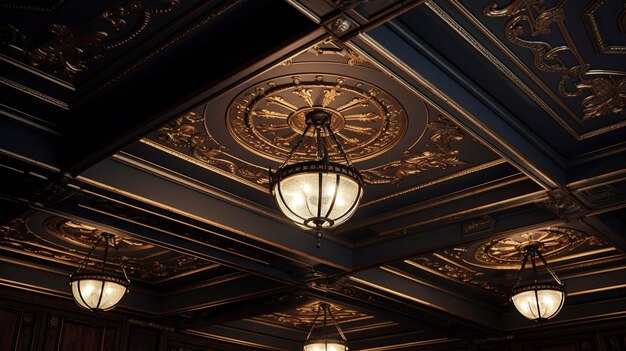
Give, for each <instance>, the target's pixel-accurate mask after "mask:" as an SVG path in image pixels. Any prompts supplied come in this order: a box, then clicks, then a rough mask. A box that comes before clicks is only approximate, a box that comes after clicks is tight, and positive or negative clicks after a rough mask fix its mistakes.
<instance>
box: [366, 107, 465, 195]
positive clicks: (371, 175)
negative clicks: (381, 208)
mask: <svg viewBox="0 0 626 351" xmlns="http://www.w3.org/2000/svg"><path fill="white" fill-rule="evenodd" d="M426 129H427V130H429V131H431V132H432V135H431V137H430V141H429V142H428V143H427V144H426V146H427V147H431V148H434V149H435V150H434V151H433V150H425V151H421V152H416V151H414V150H412V148H413V147H414V146H413V147H412V148H411V149H409V150H407V151H405V152H404V153H403V157H402V159H401V160H397V161H393V162H390V163H387V164H385V165H382V166H378V167H375V168H370V169H367V170H364V171H362V172H361V175H362V176H363V180H364V181H365V182H366V183H368V184H384V183H392V184H397V183H400V182H402V181H403V180H404V179H405V178H406V177H408V176H412V175H416V174H421V173H422V172H424V171H426V170H429V169H433V168H440V169H447V168H448V167H454V166H457V165H461V164H464V163H465V162H464V161H462V160H460V159H459V150H455V149H453V148H452V147H451V145H450V143H452V142H461V141H463V138H464V134H463V132H462V131H461V130H459V127H458V126H456V125H455V124H452V123H451V122H449V121H448V120H446V119H444V118H442V117H441V116H440V117H439V119H438V120H437V121H433V122H429V123H428V124H427V125H426Z"/></svg>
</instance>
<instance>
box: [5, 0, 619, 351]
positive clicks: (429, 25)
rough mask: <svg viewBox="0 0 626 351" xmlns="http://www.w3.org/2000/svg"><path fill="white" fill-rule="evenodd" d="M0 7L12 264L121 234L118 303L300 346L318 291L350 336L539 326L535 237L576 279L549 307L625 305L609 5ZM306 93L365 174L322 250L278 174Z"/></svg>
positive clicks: (63, 270) (234, 338)
mask: <svg viewBox="0 0 626 351" xmlns="http://www.w3.org/2000/svg"><path fill="white" fill-rule="evenodd" d="M0 8H1V9H2V10H1V11H0V21H1V22H2V23H1V26H0V28H1V29H0V33H1V35H0V67H1V71H0V83H2V84H0V94H1V95H0V102H1V105H0V112H1V115H0V166H2V167H0V179H2V182H1V184H0V220H1V221H2V223H1V227H0V235H1V236H0V265H2V269H1V270H0V284H3V285H5V286H9V287H12V288H15V289H25V290H31V291H38V292H41V293H45V294H48V295H53V296H57V297H59V298H64V299H69V298H70V294H69V289H68V286H67V275H69V274H70V273H71V272H72V271H73V270H75V268H76V266H77V264H78V262H79V261H80V260H81V258H82V257H84V256H85V254H86V253H87V251H88V249H89V248H90V246H91V245H92V244H93V242H94V240H95V238H97V236H98V235H100V233H102V232H108V233H113V234H115V235H116V236H117V239H116V240H117V241H118V244H119V246H120V253H121V255H122V256H123V257H124V258H125V260H126V261H127V262H128V272H129V276H130V279H131V280H132V289H131V292H130V293H129V294H128V295H127V296H126V297H125V298H124V299H123V300H122V302H121V305H120V306H119V307H118V309H119V310H120V311H127V312H132V313H142V314H144V315H150V316H153V317H155V318H159V321H161V322H162V323H163V324H164V325H167V326H168V327H172V328H175V329H178V330H181V331H184V332H186V333H190V334H194V335H201V336H204V337H209V338H218V339H221V340H229V341H231V342H236V343H241V344H245V345H248V346H255V347H258V348H262V349H272V350H288V349H295V348H298V347H300V344H301V342H302V341H303V340H304V338H305V337H306V334H307V332H308V328H310V325H311V323H312V318H314V316H315V313H316V307H317V305H318V304H319V303H321V302H326V303H330V304H332V305H333V311H334V313H335V317H336V318H337V320H338V322H339V324H340V325H341V326H342V328H343V329H344V331H345V332H346V336H347V338H348V340H349V341H350V342H351V348H352V349H355V350H385V349H409V348H410V347H418V346H423V347H435V345H441V344H442V343H447V342H453V341H454V342H467V343H472V342H473V340H477V339H481V340H482V339H484V338H488V337H490V336H496V335H513V334H515V333H517V332H520V331H523V330H526V329H529V328H533V327H534V325H533V324H531V323H530V322H529V321H526V320H525V319H523V317H522V316H520V315H519V314H517V313H516V311H515V310H514V308H513V307H512V306H511V305H510V303H509V302H508V300H507V297H508V293H509V291H510V289H511V287H512V286H513V284H514V283H515V280H516V277H517V276H516V272H517V269H518V268H519V266H520V263H521V259H522V258H521V255H522V251H523V250H522V249H521V248H523V246H524V245H525V244H526V243H528V242H529V241H533V242H541V243H542V247H543V250H544V251H543V252H544V255H545V257H546V259H547V260H548V262H549V263H550V265H551V266H552V267H553V268H554V270H555V271H556V273H557V274H558V275H559V277H561V279H562V280H563V281H564V282H565V283H566V284H567V290H568V297H567V299H566V302H565V307H564V308H563V310H562V312H561V313H560V314H559V315H558V316H557V317H555V318H554V319H552V320H550V321H548V322H546V323H545V326H544V327H545V328H552V327H557V326H563V325H569V324H570V323H575V322H579V321H589V320H593V321H596V320H598V321H599V320H606V319H613V318H623V313H624V311H623V307H622V306H623V303H624V297H623V296H624V291H625V290H624V289H625V287H626V280H625V279H624V269H626V265H625V263H626V256H624V254H625V251H624V250H625V249H626V237H625V234H624V230H623V228H624V226H625V225H626V212H625V210H624V207H625V205H626V196H625V194H626V192H625V189H626V169H625V168H624V165H625V164H626V158H625V157H626V153H625V152H624V147H625V146H626V144H625V141H626V119H625V115H624V104H625V99H626V90H625V89H626V88H625V87H626V83H625V82H624V76H625V74H626V73H624V72H626V66H625V63H624V62H626V61H624V60H623V57H622V55H623V54H624V52H625V51H624V50H623V48H624V45H623V44H624V40H625V38H626V37H625V35H626V34H625V33H626V29H625V28H626V27H625V24H624V23H625V22H624V18H625V15H624V14H625V13H626V12H624V11H626V10H624V7H623V4H622V3H621V2H619V1H589V2H575V1H569V2H567V1H528V0H516V1H496V2H494V0H491V1H457V0H441V1H440V0H436V1H432V0H431V1H413V2H409V1H391V0H390V1H330V0H324V1H308V0H297V1H296V0H289V1H281V0H272V1H269V2H268V1H264V2H259V1H248V0H238V1H237V0H235V1H217V0H215V1H182V0H181V1H177V0H172V1H147V0H146V1H132V2H128V1H113V2H110V1H99V2H97V3H93V4H91V3H90V5H89V6H85V5H84V4H81V3H80V2H77V1H71V0H67V1H29V2H12V1H4V2H1V3H0ZM314 107H315V108H320V109H323V110H325V111H326V112H328V113H329V114H330V115H331V127H332V128H333V131H334V132H335V133H336V134H337V138H338V140H339V141H340V142H341V143H342V145H343V146H344V148H345V149H346V150H347V152H348V154H349V156H350V158H351V160H352V161H353V162H354V165H355V167H356V168H358V169H359V171H360V172H361V173H362V176H363V178H364V182H365V184H366V187H365V195H364V197H363V200H362V202H361V204H360V206H359V208H358V210H357V212H356V214H355V215H354V216H353V217H352V218H351V219H350V220H349V221H348V222H346V223H344V224H343V225H341V226H339V227H338V228H336V229H335V230H333V231H327V232H325V233H324V239H323V242H322V247H321V248H319V249H317V248H316V247H315V238H314V235H313V233H311V232H308V231H304V230H302V229H300V228H299V227H297V226H296V225H294V224H292V223H290V222H289V221H288V220H287V219H286V218H285V217H284V216H283V215H282V214H281V213H280V211H279V210H278V208H277V206H276V204H275V200H274V198H273V196H272V195H270V193H269V189H268V181H269V180H268V174H269V171H270V169H276V168H277V167H279V166H280V165H281V163H282V161H283V160H284V159H285V157H286V156H287V154H288V153H289V151H290V150H291V148H292V147H293V146H294V145H295V143H296V142H297V140H298V138H299V136H300V135H301V134H302V133H303V132H304V115H305V114H306V113H307V112H308V111H310V110H311V109H313V108H314ZM302 150H303V151H302V152H301V153H299V154H296V155H295V158H296V159H305V158H306V156H307V154H311V152H312V151H313V148H312V145H309V144H306V143H305V145H304V148H303V149H302ZM330 157H331V158H333V157H337V154H336V153H331V155H330ZM546 277H547V276H546Z"/></svg>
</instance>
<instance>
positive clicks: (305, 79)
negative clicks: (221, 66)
mask: <svg viewBox="0 0 626 351" xmlns="http://www.w3.org/2000/svg"><path fill="white" fill-rule="evenodd" d="M318 50H319V49H318ZM314 108H319V109H323V110H325V111H327V112H328V113H329V114H330V115H331V126H330V127H331V128H332V130H333V132H334V133H335V135H336V136H337V137H338V138H339V140H340V141H341V142H342V143H343V145H344V149H345V151H346V153H348V154H349V155H350V158H351V159H352V161H354V162H359V161H362V160H366V159H369V158H372V157H375V156H377V155H380V154H382V153H384V152H385V151H387V150H389V149H391V148H392V147H394V146H395V145H396V144H397V143H398V142H399V141H400V139H401V138H402V136H403V135H404V131H405V130H406V127H407V117H406V112H405V111H404V109H403V107H402V105H400V103H399V102H398V101H397V100H396V99H395V98H393V97H392V96H391V95H390V94H389V93H387V92H385V91H384V90H382V89H380V88H378V87H376V86H374V85H372V84H370V83H368V82H365V81H363V80H361V79H355V78H351V77H347V76H339V75H332V74H318V73H310V74H309V73H307V74H300V75H294V76H286V77H277V78H272V79H270V80H267V81H263V82H259V83H257V84H254V85H253V86H251V87H248V88H247V89H246V90H244V91H242V92H241V93H240V94H239V95H237V97H235V99H234V100H233V101H232V103H231V104H230V107H229V108H228V112H227V115H226V123H227V126H228V131H229V132H230V134H231V136H232V137H233V138H234V139H235V140H236V141H237V142H238V143H239V144H240V145H242V146H243V147H245V148H246V149H248V150H249V151H251V152H253V153H255V154H257V155H259V156H262V157H265V158H267V159H270V160H273V161H277V162H282V161H283V160H284V159H286V158H287V155H288V154H289V152H290V150H291V149H292V148H293V146H294V145H295V143H296V142H297V141H298V139H299V137H300V135H302V133H303V132H304V129H305V127H306V124H305V114H306V113H307V112H309V111H311V110H312V109H314ZM302 150H303V151H302V152H298V153H296V154H294V155H293V157H294V159H307V158H310V157H312V156H314V152H315V146H314V145H310V144H306V145H304V147H303V148H302ZM338 155H339V154H338V152H337V150H334V152H331V158H337V157H338Z"/></svg>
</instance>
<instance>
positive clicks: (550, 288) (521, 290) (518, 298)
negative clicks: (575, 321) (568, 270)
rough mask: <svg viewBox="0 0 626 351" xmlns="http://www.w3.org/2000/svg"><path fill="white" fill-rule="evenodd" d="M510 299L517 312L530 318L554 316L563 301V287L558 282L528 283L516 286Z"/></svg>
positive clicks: (537, 318)
mask: <svg viewBox="0 0 626 351" xmlns="http://www.w3.org/2000/svg"><path fill="white" fill-rule="evenodd" d="M511 301H512V302H513V305H514V306H515V308H516V309H517V311H518V312H519V313H521V314H522V315H523V316H524V317H526V318H528V319H530V320H535V321H539V320H546V319H550V318H552V317H554V316H556V315H557V314H558V313H559V311H560V310H561V308H562V307H563V303H564V301H565V287H564V286H563V285H559V284H528V285H523V286H520V287H517V288H516V289H515V290H514V291H513V293H512V295H511Z"/></svg>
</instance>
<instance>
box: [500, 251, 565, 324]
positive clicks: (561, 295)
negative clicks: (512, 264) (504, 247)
mask: <svg viewBox="0 0 626 351" xmlns="http://www.w3.org/2000/svg"><path fill="white" fill-rule="evenodd" d="M540 246H541V243H530V244H528V245H526V246H525V247H524V251H525V252H524V259H523V261H522V267H521V268H520V271H519V278H518V279H517V282H516V283H515V286H514V287H513V290H512V292H511V302H513V305H514V306H515V308H516V309H517V311H518V312H519V313H521V314H522V315H523V316H524V317H526V318H528V319H530V320H533V321H538V322H539V321H544V320H547V319H550V318H552V317H554V316H556V315H557V314H558V313H559V311H560V310H561V308H562V307H563V303H564V301H565V284H563V283H562V282H561V280H560V279H559V278H558V277H557V276H556V274H555V273H554V271H552V269H551V268H550V266H548V262H546V260H545V259H544V258H543V255H542V254H541V252H540ZM537 258H539V260H541V262H542V263H543V265H544V266H545V267H546V270H547V271H548V272H549V273H550V276H551V277H552V279H553V280H554V281H553V282H539V280H538V278H537V265H536V262H535V260H536V259H537ZM529 259H530V262H531V264H532V269H533V277H532V280H531V281H530V282H528V283H524V284H522V280H523V271H524V268H525V267H526V263H527V262H528V260H529Z"/></svg>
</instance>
